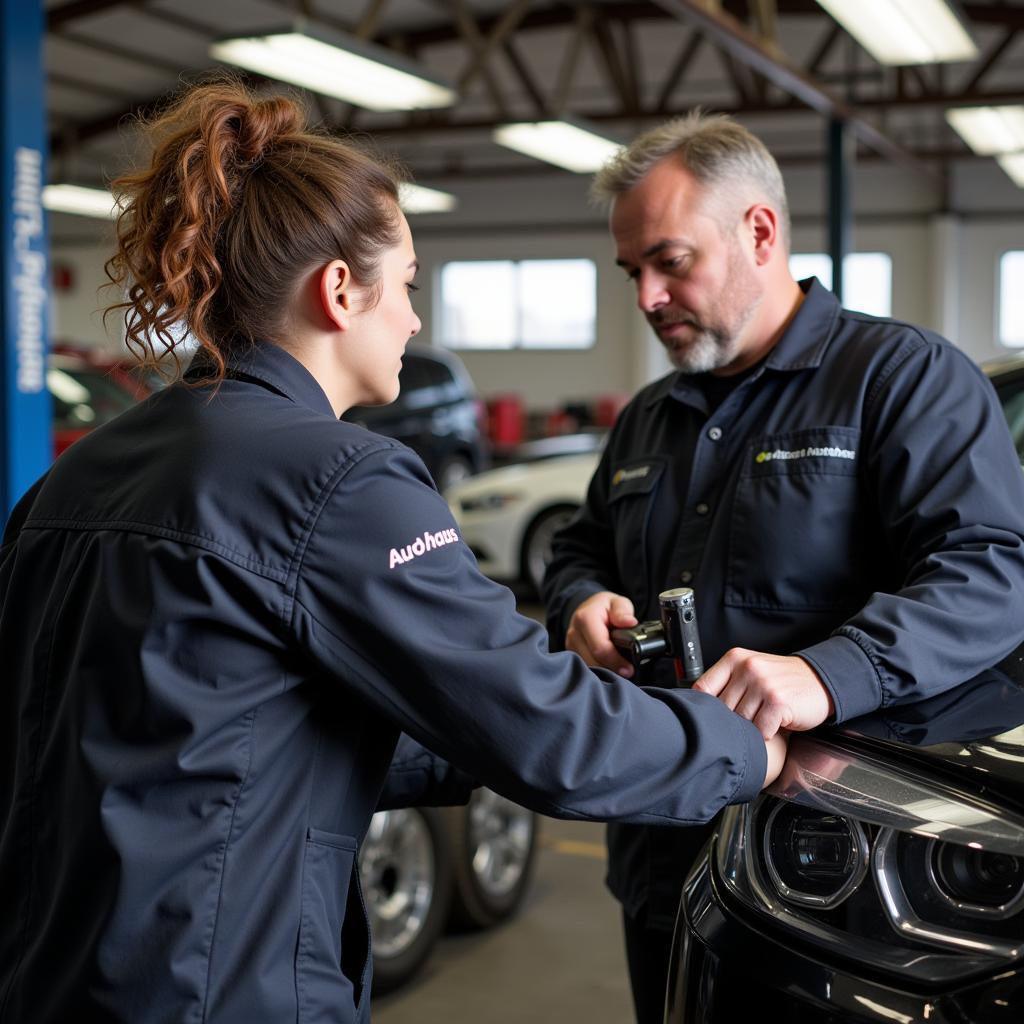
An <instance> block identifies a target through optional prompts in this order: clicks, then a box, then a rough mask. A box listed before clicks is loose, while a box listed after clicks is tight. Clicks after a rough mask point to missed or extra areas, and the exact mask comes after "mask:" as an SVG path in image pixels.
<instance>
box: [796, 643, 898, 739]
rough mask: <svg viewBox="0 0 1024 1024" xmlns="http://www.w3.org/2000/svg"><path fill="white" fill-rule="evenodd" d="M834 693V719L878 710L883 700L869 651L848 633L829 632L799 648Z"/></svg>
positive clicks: (799, 654) (842, 719)
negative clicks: (832, 633)
mask: <svg viewBox="0 0 1024 1024" xmlns="http://www.w3.org/2000/svg"><path fill="white" fill-rule="evenodd" d="M796 653H797V655H798V656H799V657H801V658H803V659H804V661H806V662H807V664H808V665H810V666H811V668H813V669H814V671H815V672H817V673H818V676H819V677H820V678H821V681H822V683H824V684H825V688H826V689H827V690H828V692H829V693H830V694H831V695H832V703H833V704H834V705H835V709H836V713H835V717H834V719H833V721H836V722H845V721H848V720H849V719H851V718H856V717H857V716H858V715H866V714H869V713H870V712H872V711H875V710H876V709H877V708H878V707H879V706H880V705H881V703H882V687H881V682H880V680H879V678H878V673H877V672H876V671H875V667H874V665H872V664H871V661H870V659H869V658H868V656H867V654H865V653H864V651H863V650H862V649H861V648H860V646H858V644H856V643H855V642H854V641H853V640H851V639H850V638H849V637H846V636H838V635H837V636H830V637H829V638H828V639H827V640H822V641H821V643H818V644H813V645H812V646H811V647H805V648H804V649H803V650H802V651H797V652H796Z"/></svg>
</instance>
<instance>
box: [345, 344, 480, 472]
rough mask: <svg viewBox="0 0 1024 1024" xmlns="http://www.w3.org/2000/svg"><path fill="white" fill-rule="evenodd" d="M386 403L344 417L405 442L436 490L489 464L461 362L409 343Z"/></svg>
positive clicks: (477, 406) (470, 385)
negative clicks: (393, 392) (396, 385)
mask: <svg viewBox="0 0 1024 1024" xmlns="http://www.w3.org/2000/svg"><path fill="white" fill-rule="evenodd" d="M398 381H399V385H400V388H401V390H400V392H399V395H398V398H397V399H395V401H394V402H392V403H391V404H390V405H379V406H356V407H355V408H354V409H350V410H349V411H348V412H347V413H345V415H344V417H343V418H344V419H346V420H350V421H351V422H353V423H359V424H362V425H363V426H364V427H366V428H367V429H369V430H373V431H375V432H376V433H378V434H386V435H387V436H388V437H394V438H396V439H397V440H399V441H401V442H402V443H403V444H407V445H408V446H409V447H410V448H412V450H413V451H415V452H416V453H417V454H418V455H419V457H420V458H421V459H423V461H424V463H426V466H427V469H429V470H430V473H431V475H432V476H433V478H434V482H435V483H436V484H437V486H438V490H441V491H444V490H445V489H447V488H448V487H451V486H452V485H453V484H455V483H457V482H458V481H460V480H464V479H466V478H467V477H469V476H472V475H473V474H474V473H479V472H480V470H482V469H484V468H485V467H486V465H487V462H488V453H487V444H486V441H485V435H484V430H483V427H482V424H483V422H484V407H483V404H482V403H481V402H480V400H479V399H478V398H477V396H476V392H475V390H474V388H473V382H472V380H471V379H470V377H469V374H468V372H467V371H466V368H465V367H464V366H463V365H462V362H461V360H459V359H458V357H456V356H455V355H453V354H452V353H450V352H446V351H443V350H441V349H436V348H428V347H427V346H424V345H410V346H409V347H408V348H407V349H406V350H405V355H404V356H403V357H402V370H401V372H400V373H399V375H398Z"/></svg>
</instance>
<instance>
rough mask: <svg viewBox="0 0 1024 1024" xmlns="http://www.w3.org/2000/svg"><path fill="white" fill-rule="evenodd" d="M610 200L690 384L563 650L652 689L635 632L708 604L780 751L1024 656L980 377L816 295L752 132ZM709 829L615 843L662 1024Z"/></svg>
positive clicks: (566, 606)
mask: <svg viewBox="0 0 1024 1024" xmlns="http://www.w3.org/2000/svg"><path fill="white" fill-rule="evenodd" d="M594 194H595V196H596V197H598V198H599V199H601V200H604V201H605V202H608V203H609V204H610V208H611V215H610V224H611V232H612V235H613V236H614V241H615V245H616V248H617V259H616V262H617V263H618V265H619V266H621V267H622V268H623V270H625V272H626V274H627V275H628V276H629V278H630V279H631V280H632V281H634V282H635V284H636V290H637V300H638V304H639V306H640V309H641V310H643V312H644V314H645V316H646V317H647V319H648V321H649V323H650V324H651V326H652V327H653V328H654V330H655V332H656V333H657V335H658V337H659V338H660V339H661V342H662V344H663V345H664V346H665V348H666V350H667V352H668V355H669V357H670V359H671V361H672V363H673V365H674V366H675V367H676V372H673V373H671V374H669V375H668V376H666V377H664V378H662V379H661V380H658V381H656V382H655V383H653V384H651V385H649V386H648V387H646V388H644V389H643V390H642V391H641V392H640V393H639V394H638V395H636V397H635V398H634V399H633V401H632V402H631V403H630V404H629V405H628V406H627V408H626V409H625V410H624V412H623V413H622V415H621V417H620V419H619V421H618V423H617V424H616V426H615V428H614V430H613V431H612V433H611V436H610V438H609V441H608V445H607V448H606V449H605V452H604V455H603V457H602V459H601V462H600V465H599V466H598V469H597V472H596V473H595V475H594V478H593V480H592V482H591V484H590V489H589V491H588V495H587V499H586V502H585V504H584V506H583V508H582V509H581V510H580V513H579V514H578V515H577V516H576V518H575V519H574V520H573V522H572V523H571V524H570V525H569V526H568V527H567V528H566V530H565V531H564V532H563V533H562V534H561V535H559V536H558V537H557V539H556V541H555V545H554V559H553V561H552V563H551V565H550V568H549V570H548V574H547V578H546V581H545V587H544V591H545V599H546V601H547V603H548V611H549V619H548V626H549V630H550V632H551V636H552V640H553V642H555V643H556V644H559V643H564V645H565V646H566V647H568V648H570V649H572V650H575V651H577V652H578V653H580V654H581V655H583V657H584V658H585V659H586V660H587V661H588V662H589V663H590V664H592V665H602V666H605V667H608V668H611V669H614V670H617V671H618V672H619V673H620V674H621V675H623V676H626V677H629V676H631V675H632V671H631V668H630V666H629V665H628V664H627V663H626V662H625V661H624V660H623V659H622V658H621V657H620V656H619V655H618V653H617V652H616V650H615V648H614V647H613V646H612V644H611V642H610V639H609V631H610V629H611V628H613V627H616V626H632V625H635V624H636V622H637V619H638V618H640V619H649V618H657V595H658V593H659V591H661V590H665V589H668V588H672V587H678V586H680V585H685V586H692V587H693V588H694V589H695V591H696V596H697V613H698V620H699V626H700V635H701V642H702V645H703V650H704V656H705V661H706V663H707V664H709V665H711V667H710V668H709V669H708V670H707V672H706V673H705V674H704V676H703V677H702V678H701V680H699V681H698V682H697V683H696V684H695V686H696V687H697V688H699V689H702V690H705V691H707V692H708V693H710V694H714V695H717V696H718V697H719V698H721V700H723V701H724V702H725V703H726V704H727V705H728V706H729V707H731V708H734V709H735V710H736V711H738V712H739V713H740V714H741V715H743V716H745V717H746V718H748V719H750V720H752V721H753V722H754V723H755V724H756V725H758V726H759V727H760V729H761V731H762V732H763V733H764V735H765V736H771V735H773V734H774V733H775V732H776V731H777V730H778V729H810V728H813V727H814V726H816V725H818V724H819V723H821V722H824V721H826V720H827V719H830V718H831V719H832V720H834V721H844V720H846V719H849V718H852V717H853V716H855V715H859V714H862V713H864V712H868V711H871V710H873V709H875V708H877V707H879V706H884V705H888V704H894V703H898V702H901V701H907V700H913V699H915V698H919V697H923V696H928V695H931V694H934V693H937V692H939V691H941V690H943V689H945V688H948V687H951V686H953V685H955V684H956V683H959V682H961V681H963V680H965V679H967V678H969V677H970V676H972V675H974V674H975V673H976V672H978V671H980V670H981V669H983V668H984V667H986V666H988V665H991V664H993V663H994V662H996V661H998V660H999V659H1000V658H1001V657H1003V656H1004V655H1006V654H1007V653H1008V652H1009V651H1010V650H1012V649H1013V648H1014V647H1015V646H1016V645H1017V644H1018V643H1019V642H1020V640H1021V638H1022V636H1024V476H1022V474H1021V470H1020V465H1019V463H1018V461H1017V456H1016V454H1015V451H1014V448H1013V445H1012V443H1011V441H1010V437H1009V433H1008V430H1007V427H1006V424H1005V421H1004V419H1003V416H1002V414H1001V412H1000V409H999V406H998V403H997V401H996V398H995V394H994V392H993V390H992V388H991V387H990V386H989V384H988V382H987V381H986V380H985V378H984V376H983V375H982V374H981V373H980V372H979V371H978V370H977V368H976V367H975V366H974V365H973V364H972V363H971V362H970V360H969V359H967V358H966V357H965V356H964V355H963V354H962V353H961V352H959V351H958V350H957V349H956V348H954V347H953V346H952V345H951V344H949V343H948V342H946V341H945V340H943V339H942V338H940V337H938V336H936V335H935V334H933V333H931V332H930V331H927V330H923V329H921V328H917V327H913V326H911V325H909V324H904V323H899V322H897V321H894V320H887V319H878V318H875V317H869V316H865V315H862V314H859V313H852V312H849V311H847V310H844V309H843V308H842V307H841V306H840V304H839V302H838V301H837V300H836V299H835V297H834V296H833V295H832V294H831V293H830V292H828V291H826V290H825V289H824V288H823V287H822V286H821V285H820V284H819V283H818V282H817V281H816V280H814V279H811V280H808V281H803V282H800V283H797V282H796V281H795V280H794V279H793V277H792V276H791V274H790V272H789V269H788V265H787V257H788V255H789V219H788V211H787V203H786V195H785V190H784V187H783V183H782V178H781V175H780V174H779V169H778V166H777V165H776V163H775V161H774V160H773V159H772V157H771V155H770V154H769V153H768V151H767V149H766V148H765V147H764V145H763V144H762V143H761V142H760V141H759V140H758V139H757V138H755V137H754V136H753V135H751V134H750V133H749V132H748V131H746V130H745V129H744V128H742V127H741V126H740V125H738V124H736V123H735V122H734V121H732V120H730V119H729V118H726V117H720V116H702V115H699V114H695V115H691V116H690V117H687V118H683V119H679V120H676V121H672V122H670V123H668V124H665V125H663V126H661V127H658V128H655V129H653V130H651V131H649V132H647V133H645V134H643V135H641V136H640V137H639V138H638V139H636V141H635V142H633V144H632V145H631V146H629V147H628V148H627V149H626V150H624V151H623V153H622V154H621V155H620V156H618V157H617V158H616V159H614V160H613V161H612V162H611V163H610V164H609V165H608V166H606V167H605V168H604V169H603V170H602V171H601V172H600V173H599V174H598V176H597V178H596V179H595V183H594ZM671 673H672V668H671V666H670V665H669V664H668V663H667V662H665V661H662V662H661V663H656V664H655V665H653V666H652V667H648V668H645V669H644V670H643V671H642V672H641V675H640V677H639V678H637V680H636V681H637V682H638V683H643V684H653V685H665V686H671V685H672V680H671ZM709 828H710V827H708V826H705V827H700V828H693V829H665V830H655V829H648V828H645V827H643V826H615V825H613V826H610V827H609V833H608V844H609V871H608V884H609V887H610V889H611V890H612V892H613V893H614V895H615V896H616V897H617V898H618V899H619V900H620V902H621V903H622V906H623V912H624V914H623V918H624V924H625V933H626V951H627V959H628V962H629V969H630V978H631V982H632V986H633V994H634V1002H635V1005H636V1012H637V1018H638V1020H639V1021H641V1022H644V1024H646V1022H647V1021H659V1022H660V1020H661V1014H662V1007H663V1002H664V993H665V981H666V974H667V968H668V958H669V947H670V941H671V928H672V925H673V920H674V917H675V913H676V908H677V906H678V903H679V894H680V888H681V883H682V879H683V876H684V875H685V873H686V870H687V868H688V867H689V865H690V863H691V862H692V860H693V858H694V856H695V854H696V852H697V851H698V850H699V849H700V847H701V846H702V845H703V843H704V841H705V839H706V837H707V835H708V834H709Z"/></svg>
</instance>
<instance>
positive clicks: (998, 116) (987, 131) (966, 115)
mask: <svg viewBox="0 0 1024 1024" xmlns="http://www.w3.org/2000/svg"><path fill="white" fill-rule="evenodd" d="M946 120H947V121H948V122H949V123H950V124H951V125H952V126H953V128H954V129H955V130H956V132H957V134H959V135H960V136H961V138H962V139H963V140H964V142H966V143H967V145H968V146H970V147H971V149H973V150H974V152H975V153H977V154H978V155H979V156H995V155H996V154H997V153H1017V152H1020V151H1021V150H1024V106H1009V107H955V108H952V109H950V110H947V111H946Z"/></svg>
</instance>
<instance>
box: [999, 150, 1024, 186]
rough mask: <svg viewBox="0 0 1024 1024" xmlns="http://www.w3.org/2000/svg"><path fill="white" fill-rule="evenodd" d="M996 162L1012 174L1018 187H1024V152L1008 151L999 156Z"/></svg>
mask: <svg viewBox="0 0 1024 1024" xmlns="http://www.w3.org/2000/svg"><path fill="white" fill-rule="evenodd" d="M996 163H997V164H999V166H1000V167H1002V169H1003V170H1004V171H1006V173H1007V174H1008V175H1009V176H1010V180H1011V181H1012V182H1013V183H1014V185H1016V186H1017V188H1024V153H1008V154H1006V155H1005V156H997V157H996Z"/></svg>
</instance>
